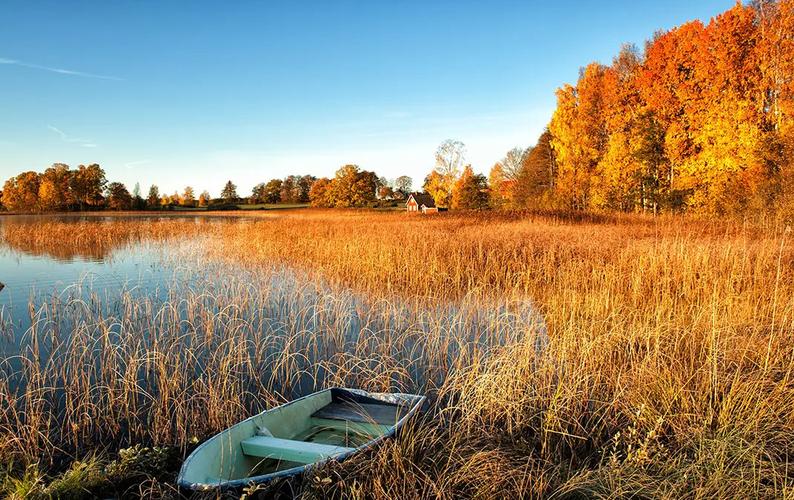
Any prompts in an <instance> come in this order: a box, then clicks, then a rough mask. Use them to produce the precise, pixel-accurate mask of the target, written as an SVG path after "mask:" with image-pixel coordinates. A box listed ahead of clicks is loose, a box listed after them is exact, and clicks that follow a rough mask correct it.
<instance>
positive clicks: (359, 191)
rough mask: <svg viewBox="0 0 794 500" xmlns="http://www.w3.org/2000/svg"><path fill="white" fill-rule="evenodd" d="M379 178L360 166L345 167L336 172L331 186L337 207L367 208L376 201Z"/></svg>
mask: <svg viewBox="0 0 794 500" xmlns="http://www.w3.org/2000/svg"><path fill="white" fill-rule="evenodd" d="M378 185H379V180H378V176H377V175H375V174H374V173H373V172H368V171H366V170H361V169H360V168H359V167H358V165H344V166H343V167H341V168H340V169H339V170H337V171H336V175H335V176H334V179H333V181H332V184H331V197H332V199H333V204H334V206H335V207H340V208H345V207H365V206H368V205H370V204H372V203H374V202H375V201H376V192H377V189H378Z"/></svg>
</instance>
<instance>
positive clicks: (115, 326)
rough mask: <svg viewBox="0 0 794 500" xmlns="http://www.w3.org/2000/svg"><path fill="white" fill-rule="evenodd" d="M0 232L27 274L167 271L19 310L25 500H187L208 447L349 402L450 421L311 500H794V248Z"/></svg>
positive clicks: (376, 226)
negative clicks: (173, 499) (92, 268)
mask: <svg viewBox="0 0 794 500" xmlns="http://www.w3.org/2000/svg"><path fill="white" fill-rule="evenodd" d="M0 224H2V225H1V226H0V228H2V245H3V248H4V250H3V252H7V253H9V254H13V255H15V256H16V257H15V258H18V259H23V258H24V256H28V257H31V256H34V255H37V256H38V257H36V258H37V259H52V260H58V261H59V262H63V261H69V260H74V259H77V260H91V261H94V262H101V263H103V265H108V266H111V267H112V266H113V265H121V264H123V262H124V259H125V258H126V257H125V256H129V255H138V256H140V255H145V256H146V264H145V265H144V267H145V268H146V271H145V272H141V271H140V268H136V269H138V271H137V273H132V274H128V275H127V279H126V280H122V281H120V282H118V283H116V285H115V286H114V287H107V286H103V287H99V288H97V287H96V286H95V285H93V284H92V283H91V281H90V280H76V282H70V283H64V285H67V286H64V287H62V288H61V289H58V290H57V292H56V291H55V290H49V291H47V293H41V292H42V291H41V290H40V291H39V292H40V293H37V294H31V295H30V296H29V297H26V298H25V300H24V301H23V304H22V305H20V298H19V295H14V296H13V297H14V300H13V304H12V303H11V302H12V301H11V300H10V297H12V296H11V295H10V294H8V292H9V289H10V287H9V289H7V290H5V291H3V292H2V294H0V307H2V311H1V312H2V318H3V320H4V322H3V324H4V325H6V327H5V328H4V332H5V340H4V341H3V343H4V347H3V349H0V352H3V353H5V354H4V359H3V360H2V363H0V370H2V377H0V402H2V405H0V443H1V444H0V459H2V460H0V461H2V463H5V464H9V466H8V470H7V471H6V472H4V473H3V474H5V479H4V480H0V491H2V492H3V494H4V495H6V496H11V497H14V495H16V496H17V497H20V496H24V495H25V494H29V495H31V496H35V495H39V496H43V497H46V496H47V495H50V496H53V495H54V496H58V495H61V496H64V495H65V494H63V493H59V492H62V491H65V490H58V489H57V488H64V487H65V486H64V484H67V485H68V484H70V483H69V481H70V480H71V481H72V482H73V483H76V486H74V488H73V489H71V490H68V491H69V494H71V495H75V496H78V495H79V494H81V492H82V494H85V495H86V496H88V495H90V492H91V491H93V492H96V491H102V492H107V491H114V492H115V494H121V493H122V492H119V491H118V490H114V488H116V487H122V486H123V488H124V490H123V492H126V493H125V494H127V495H135V496H144V497H145V496H149V497H157V498H159V497H165V496H176V495H177V493H176V492H175V491H174V490H173V487H172V486H171V484H170V483H169V474H171V473H173V471H174V470H175V468H176V467H178V464H179V460H180V458H182V457H184V456H185V455H186V453H188V452H189V451H190V449H192V447H193V446H194V445H195V443H196V442H198V441H201V440H203V439H205V438H206V437H208V436H210V435H212V434H213V433H215V432H217V431H219V430H221V429H223V428H225V427H227V426H229V425H231V424H232V423H235V422H237V421H239V420H241V419H242V418H244V417H246V416H249V415H250V414H252V413H253V412H257V411H261V410H263V409H266V408H269V407H272V406H273V405H276V404H279V403H281V402H284V401H286V400H289V399H291V398H292V397H294V396H297V395H300V394H305V393H307V392H310V391H312V390H314V389H315V388H322V387H328V386H333V385H343V386H350V387H358V388H362V389H370V390H401V391H406V392H423V393H426V394H428V395H429V396H430V398H431V400H432V405H431V407H430V409H429V410H428V412H427V414H426V416H425V417H424V418H423V419H422V420H421V421H418V422H417V425H416V426H414V427H413V428H412V429H411V430H410V431H409V432H406V433H405V434H404V435H402V436H401V437H400V439H398V440H396V441H393V442H390V443H387V444H386V445H385V446H383V447H381V448H379V449H378V450H377V451H376V452H374V453H372V454H369V455H367V456H365V457H361V458H358V459H356V460H353V461H350V462H345V463H344V464H338V465H331V466H329V467H326V468H323V469H321V470H318V471H316V473H315V474H314V475H313V476H312V477H309V478H306V480H305V481H304V482H303V483H302V484H301V485H296V486H295V487H297V488H300V490H299V493H300V494H301V495H303V496H305V497H307V498H313V497H317V498H321V497H327V496H336V497H345V498H373V497H374V498H394V497H402V498H420V497H421V498H427V497H438V498H453V497H455V498H457V497H499V496H502V497H510V498H519V497H549V496H558V497H564V496H595V497H599V496H603V497H615V496H631V495H640V496H646V497H674V496H682V495H683V496H692V494H693V492H694V495H695V496H702V497H772V496H776V497H780V496H783V497H785V496H790V495H792V491H793V490H792V486H793V485H792V483H793V482H794V477H792V472H791V467H790V465H789V455H790V453H791V451H792V444H793V443H792V441H793V438H792V436H794V412H792V411H791V408H794V384H792V381H791V370H792V367H793V366H792V365H793V363H794V359H793V358H792V348H794V338H793V337H792V325H793V322H794V294H793V293H792V292H794V280H792V278H794V276H792V274H794V252H792V245H791V235H790V233H789V232H788V230H787V228H786V227H785V226H784V225H778V224H776V223H775V222H767V223H761V222H759V223H753V224H750V223H738V222H722V221H696V220H686V219H680V218H672V217H670V218H667V217H660V218H645V217H639V216H607V217H602V216H578V217H569V216H561V215H554V214H527V213H521V214H516V213H504V214H485V215H484V214H481V213H480V214H477V213H471V214H466V213H460V214H445V215H443V216H438V217H411V216H408V215H406V214H403V213H377V212H353V211H350V212H348V211H320V210H303V211H297V212H281V213H279V215H277V216H274V215H270V214H262V215H261V216H256V217H251V216H248V217H244V218H218V219H214V220H212V221H210V220H208V219H195V218H157V219H155V220H152V219H149V218H119V219H115V218H103V219H97V220H93V219H90V218H88V219H86V218H79V219H45V218H28V219H25V218H19V219H12V218H5V219H3V220H2V221H0ZM68 249H72V250H71V254H70V251H69V250H68ZM49 292H52V293H49ZM119 450H123V451H122V452H121V454H119ZM130 450H132V451H130ZM125 460H126V461H125ZM152 464H155V465H154V466H153V465H152ZM113 474H115V476H114V475H113ZM76 477H77V478H82V479H79V480H75V478H76ZM86 478H94V479H93V481H92V480H88V479H86ZM119 478H123V479H119ZM114 484H115V485H116V486H114ZM120 485H121V486H120ZM92 488H93V489H92Z"/></svg>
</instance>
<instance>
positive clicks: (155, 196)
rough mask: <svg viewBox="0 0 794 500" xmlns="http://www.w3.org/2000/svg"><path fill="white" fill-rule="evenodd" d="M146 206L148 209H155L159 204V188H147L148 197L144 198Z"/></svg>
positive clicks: (152, 186) (153, 186) (154, 186)
mask: <svg viewBox="0 0 794 500" xmlns="http://www.w3.org/2000/svg"><path fill="white" fill-rule="evenodd" d="M146 204H147V205H148V206H149V208H155V207H157V206H158V205H159V204H160V188H158V187H157V186H156V185H155V184H152V185H151V186H150V187H149V196H147V197H146Z"/></svg>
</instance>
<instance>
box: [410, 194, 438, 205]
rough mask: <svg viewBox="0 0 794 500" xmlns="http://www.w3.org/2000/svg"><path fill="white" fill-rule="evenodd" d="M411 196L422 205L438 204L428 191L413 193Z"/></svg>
mask: <svg viewBox="0 0 794 500" xmlns="http://www.w3.org/2000/svg"><path fill="white" fill-rule="evenodd" d="M410 197H412V198H413V199H414V200H416V204H417V205H419V206H420V207H421V206H422V205H424V206H426V207H428V208H434V207H435V206H436V201H435V200H434V199H433V197H432V196H430V195H429V194H427V193H411V195H410Z"/></svg>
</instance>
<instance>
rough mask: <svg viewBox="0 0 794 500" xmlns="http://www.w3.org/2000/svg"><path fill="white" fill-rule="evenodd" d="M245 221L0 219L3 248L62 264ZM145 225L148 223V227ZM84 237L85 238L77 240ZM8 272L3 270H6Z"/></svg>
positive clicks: (91, 217)
mask: <svg viewBox="0 0 794 500" xmlns="http://www.w3.org/2000/svg"><path fill="white" fill-rule="evenodd" d="M228 220H234V221H244V219H242V218H234V219H231V218H219V217H197V216H195V215H185V216H101V215H54V216H40V215H29V216H24V215H19V216H16V215H15V216H3V217H0V249H2V248H3V247H5V248H7V249H10V250H12V251H15V252H17V253H22V254H26V255H30V256H44V257H48V258H51V259H53V260H56V261H58V262H72V261H75V260H78V261H88V262H101V261H103V260H105V259H107V258H108V257H109V256H110V254H111V253H112V252H113V251H114V250H116V249H118V248H122V247H124V246H127V245H128V244H130V243H133V242H138V241H142V240H144V239H157V238H159V237H163V236H176V235H180V234H184V235H193V234H197V233H198V232H200V231H201V229H202V228H203V227H206V226H208V225H211V224H218V223H221V222H223V221H228ZM142 222H143V224H142ZM76 235H79V236H76ZM0 269H2V268H0Z"/></svg>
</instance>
